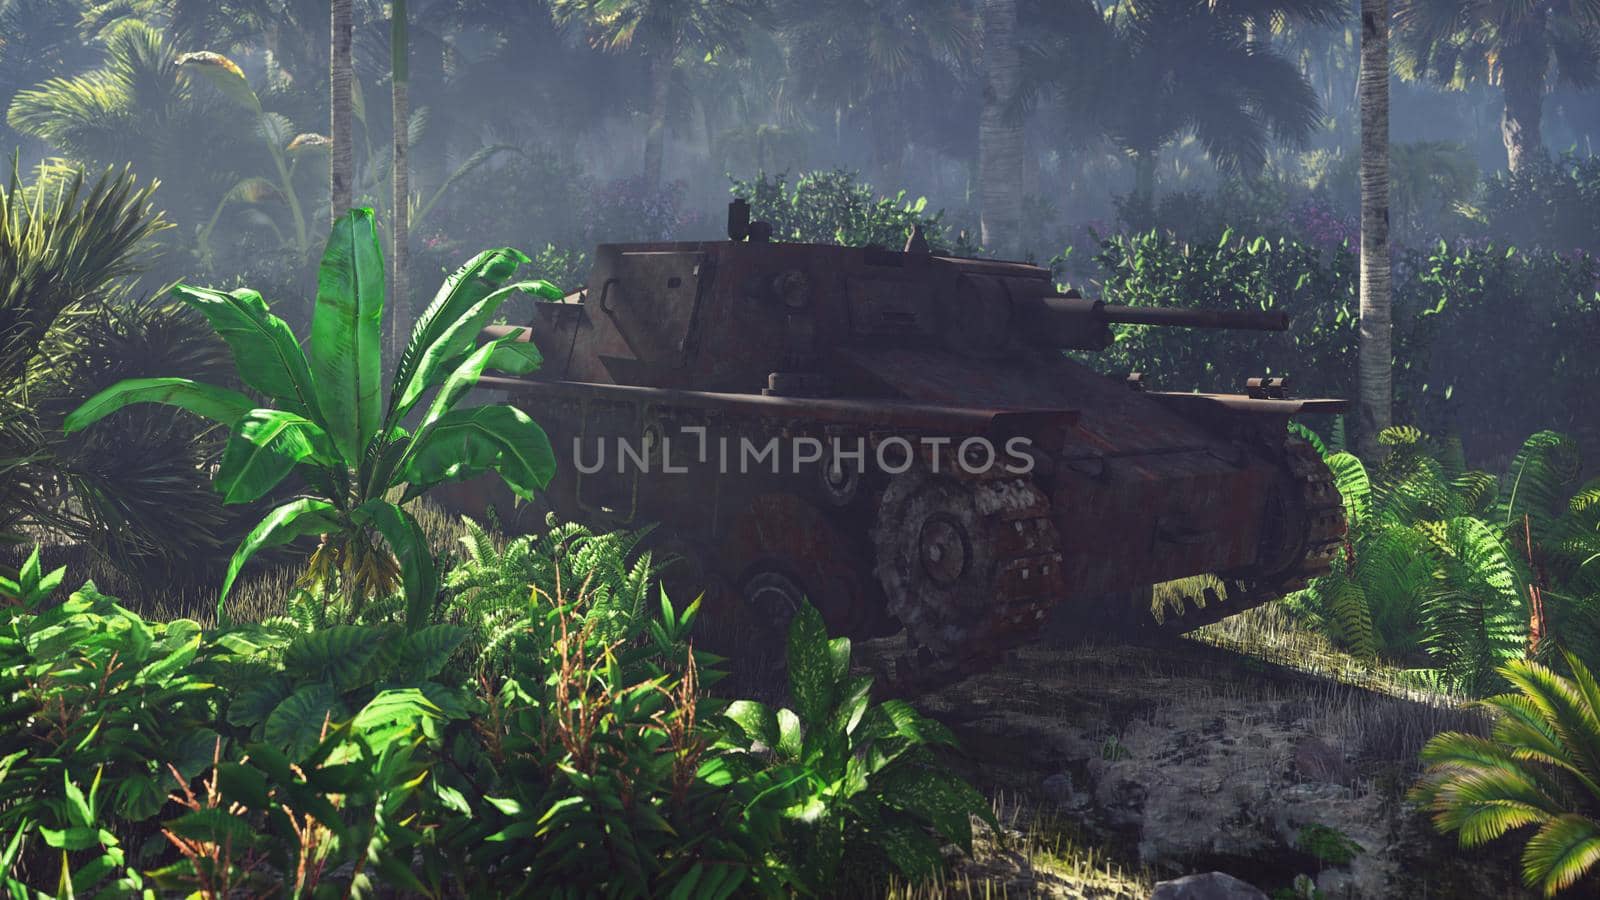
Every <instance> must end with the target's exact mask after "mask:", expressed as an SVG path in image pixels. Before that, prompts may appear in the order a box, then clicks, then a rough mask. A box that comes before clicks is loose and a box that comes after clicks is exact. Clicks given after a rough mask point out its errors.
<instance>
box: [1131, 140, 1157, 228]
mask: <svg viewBox="0 0 1600 900" xmlns="http://www.w3.org/2000/svg"><path fill="white" fill-rule="evenodd" d="M1156 153H1157V151H1156V150H1154V149H1151V150H1137V151H1134V154H1133V196H1134V199H1135V200H1137V201H1138V202H1139V204H1140V205H1141V206H1143V207H1145V209H1146V211H1147V212H1149V213H1152V214H1153V213H1154V212H1155V206H1156Z"/></svg>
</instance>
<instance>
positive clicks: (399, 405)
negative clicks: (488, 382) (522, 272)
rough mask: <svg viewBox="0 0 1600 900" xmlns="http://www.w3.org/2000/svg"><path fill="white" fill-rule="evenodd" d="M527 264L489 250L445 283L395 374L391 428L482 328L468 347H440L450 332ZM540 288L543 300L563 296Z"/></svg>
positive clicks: (505, 250)
mask: <svg viewBox="0 0 1600 900" xmlns="http://www.w3.org/2000/svg"><path fill="white" fill-rule="evenodd" d="M525 262H528V257H527V256H526V255H525V254H523V253H522V252H521V251H518V250H513V249H512V248H510V247H502V248H500V249H498V250H486V251H484V252H482V253H479V254H478V255H477V256H475V257H473V258H472V259H471V260H468V261H467V263H466V265H463V266H462V267H461V268H459V269H457V270H456V271H455V272H453V273H452V274H451V275H450V277H448V278H446V279H445V282H444V285H443V286H441V287H440V288H439V292H438V293H437V294H435V295H434V298H433V301H432V302H431V303H429V304H428V308H427V309H425V310H423V312H422V315H421V316H418V317H417V324H416V327H415V328H414V329H412V332H411V339H410V341H408V342H407V344H406V349H405V352H404V353H403V354H401V356H400V364H399V365H398V366H397V367H396V369H395V379H394V383H395V393H394V395H393V396H392V397H391V398H390V401H389V416H388V419H387V421H388V422H389V423H390V424H394V423H396V422H398V421H399V420H400V419H402V418H404V417H405V414H406V412H407V411H408V410H410V409H411V407H412V406H414V405H416V402H417V400H418V399H420V398H421V397H422V394H423V392H424V391H426V390H427V389H428V386H429V385H430V384H432V383H433V381H434V379H436V378H437V377H438V374H439V370H440V369H443V368H444V367H445V366H446V365H447V364H448V363H449V362H450V361H451V360H453V359H455V358H456V357H458V356H459V355H460V354H462V353H464V352H466V350H467V349H468V348H469V347H471V346H472V344H473V343H474V342H475V341H476V340H477V331H478V330H480V329H481V328H482V326H481V325H479V326H478V327H477V328H475V329H473V330H472V331H471V332H470V333H469V334H468V335H467V340H466V341H465V342H461V341H458V340H454V339H452V340H450V341H446V342H445V344H446V345H445V346H439V345H440V343H441V338H443V337H444V335H445V333H446V331H448V330H450V329H451V327H452V326H455V325H458V324H459V322H460V320H461V319H462V318H463V317H464V316H466V315H467V313H468V311H469V310H472V309H473V308H474V307H476V306H477V305H478V304H479V303H480V302H482V301H483V300H485V299H486V298H488V297H489V296H490V295H491V294H493V293H495V291H497V290H499V289H500V288H501V285H503V284H505V282H506V281H507V279H509V278H510V277H511V276H512V275H513V274H515V273H516V271H517V267H518V266H520V265H522V264H523V263H525ZM534 285H536V288H535V291H534V292H535V293H536V294H538V295H539V296H542V297H546V298H547V299H553V300H558V299H560V297H561V294H560V290H559V289H558V288H556V287H555V286H554V285H550V284H549V283H548V282H535V283H534ZM490 315H493V313H492V312H491V313H490ZM452 348H453V349H452ZM430 351H434V352H431V353H430Z"/></svg>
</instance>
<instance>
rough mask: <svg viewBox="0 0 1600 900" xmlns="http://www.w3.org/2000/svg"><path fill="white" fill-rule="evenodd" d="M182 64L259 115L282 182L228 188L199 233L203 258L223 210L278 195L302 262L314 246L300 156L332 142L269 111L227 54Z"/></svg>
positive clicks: (259, 130) (189, 56)
mask: <svg viewBox="0 0 1600 900" xmlns="http://www.w3.org/2000/svg"><path fill="white" fill-rule="evenodd" d="M177 65H178V66H179V68H181V69H184V70H186V71H191V72H196V73H199V75H201V76H202V77H204V78H205V79H206V80H208V81H210V82H211V84H212V85H213V86H215V87H216V88H217V90H218V91H220V92H221V93H222V95H223V96H224V97H227V98H228V99H229V100H231V101H233V102H234V103H236V104H238V105H239V106H241V107H243V108H244V109H245V110H246V111H248V112H249V113H250V114H251V115H253V116H255V118H256V134H257V135H258V136H259V137H260V138H261V142H262V144H263V145H264V146H265V147H266V148H267V152H268V153H269V154H271V156H272V165H273V170H274V175H275V177H276V181H272V180H268V179H266V178H262V177H259V176H252V177H249V178H245V179H243V180H241V181H240V182H239V183H237V184H235V185H234V186H233V187H231V188H229V189H228V192H227V193H226V194H224V195H223V197H222V199H221V200H220V201H218V203H217V208H216V210H215V211H214V212H212V214H211V219H210V220H209V221H207V222H206V224H205V225H204V226H202V227H201V228H200V229H199V231H198V232H197V233H196V241H197V243H198V245H199V247H200V253H201V255H202V257H206V256H209V255H210V246H211V232H212V231H214V230H215V229H216V227H217V221H218V220H219V219H220V218H222V211H223V209H224V208H225V207H226V206H227V205H228V204H229V203H234V202H243V203H259V202H261V201H263V200H265V199H267V198H268V197H272V196H277V197H280V198H282V200H283V202H284V203H285V204H286V205H287V206H288V208H289V225H290V228H291V230H292V232H293V238H294V248H295V250H296V251H298V253H299V257H298V258H300V259H305V258H307V257H309V256H310V252H311V242H310V238H309V237H308V232H309V229H308V227H307V224H306V223H307V215H306V210H305V206H304V205H303V204H302V203H301V202H300V193H299V191H298V189H297V188H296V187H295V169H296V168H297V167H298V165H299V157H301V156H303V155H305V154H307V153H315V152H320V151H324V150H326V149H327V147H328V139H327V138H326V137H323V136H322V135H320V134H300V135H296V134H295V133H294V125H292V124H291V123H290V122H289V120H288V118H286V117H284V116H283V115H281V114H279V113H274V112H267V111H266V110H265V109H263V108H262V106H261V98H260V97H259V96H257V95H256V92H255V90H254V89H252V88H251V87H250V82H249V81H247V80H246V79H245V77H244V70H243V69H240V68H239V65H238V63H235V62H234V61H233V60H231V59H229V58H228V57H226V56H224V55H222V54H221V53H213V52H211V51H209V50H197V51H195V52H193V53H185V54H183V55H182V56H179V57H178V58H177ZM266 221H267V222H268V224H269V225H271V227H272V229H273V230H274V231H276V232H278V237H279V239H280V240H282V239H283V234H282V232H281V231H279V230H278V226H277V225H276V224H274V223H272V221H271V220H270V219H268V220H266Z"/></svg>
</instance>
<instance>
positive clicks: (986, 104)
mask: <svg viewBox="0 0 1600 900" xmlns="http://www.w3.org/2000/svg"><path fill="white" fill-rule="evenodd" d="M1016 31H1017V2H1016V0H984V4H983V59H984V84H983V111H982V113H981V114H980V115H979V119H978V182H979V192H980V195H981V198H982V199H981V206H982V209H983V215H982V220H981V221H982V228H983V230H982V237H981V240H982V242H983V246H984V247H986V248H987V249H989V250H990V251H992V252H994V253H996V254H998V255H999V256H1002V257H1006V258H1015V257H1016V256H1017V255H1018V252H1019V250H1020V246H1019V245H1020V243H1021V237H1022V235H1021V231H1022V157H1023V143H1022V123H1021V122H1016V121H1012V120H1011V118H1010V117H1009V116H1007V115H1006V112H1007V107H1008V106H1009V105H1010V103H1011V100H1012V98H1013V97H1014V96H1015V95H1016V91H1017V81H1018V78H1019V76H1020V72H1021V63H1020V60H1019V58H1018V55H1017V46H1016Z"/></svg>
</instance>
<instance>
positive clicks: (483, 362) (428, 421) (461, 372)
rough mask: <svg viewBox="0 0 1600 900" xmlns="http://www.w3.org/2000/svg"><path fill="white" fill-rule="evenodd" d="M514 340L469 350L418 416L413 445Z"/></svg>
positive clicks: (420, 440)
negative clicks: (418, 421)
mask: <svg viewBox="0 0 1600 900" xmlns="http://www.w3.org/2000/svg"><path fill="white" fill-rule="evenodd" d="M514 340H515V338H512V337H504V338H500V339H498V340H494V341H490V342H489V343H487V344H484V345H483V346H481V347H479V348H478V349H476V350H474V351H472V352H471V353H470V354H468V355H467V358H466V359H463V360H462V361H461V363H460V365H458V366H456V368H455V371H453V372H451V373H450V377H449V378H446V379H445V382H444V384H443V386H441V387H440V388H439V393H438V394H436V395H434V398H433V402H432V403H430V404H428V412H427V413H426V414H425V415H424V416H423V417H422V424H420V425H418V426H417V436H416V439H415V442H414V444H413V446H415V445H416V444H420V443H421V442H423V441H426V440H427V437H428V433H429V432H430V431H432V430H433V426H434V424H435V423H436V422H438V421H439V420H440V419H441V418H443V417H444V416H445V414H446V413H448V412H450V410H451V409H453V408H454V407H455V405H456V403H458V402H460V400H461V398H462V397H464V396H466V393H467V392H468V391H470V390H472V388H473V386H474V385H476V384H477V383H478V379H479V378H481V377H482V376H483V370H484V369H485V368H487V366H488V364H489V360H490V359H491V358H492V357H493V356H494V355H495V353H496V352H498V351H499V350H500V349H501V348H503V347H506V346H508V345H510V344H511V343H512V342H513V341H514Z"/></svg>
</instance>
